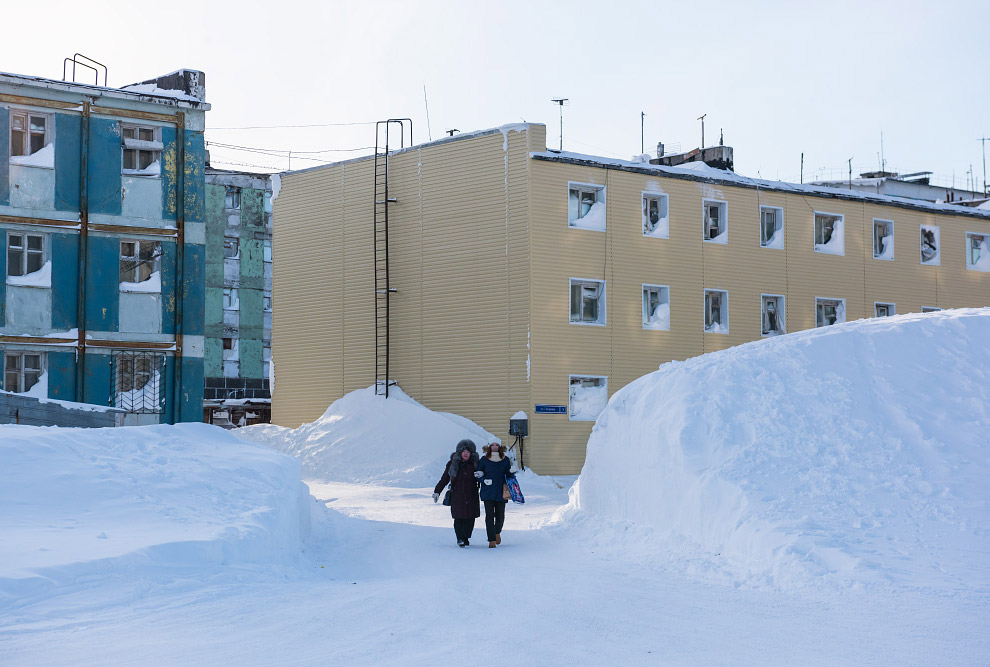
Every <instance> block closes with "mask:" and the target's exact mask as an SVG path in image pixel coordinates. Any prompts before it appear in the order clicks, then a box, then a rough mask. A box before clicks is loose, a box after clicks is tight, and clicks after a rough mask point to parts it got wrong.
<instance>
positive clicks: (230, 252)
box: [223, 239, 240, 259]
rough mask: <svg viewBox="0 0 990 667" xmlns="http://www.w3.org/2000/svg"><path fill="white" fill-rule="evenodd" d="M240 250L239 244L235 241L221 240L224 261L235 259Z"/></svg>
mask: <svg viewBox="0 0 990 667" xmlns="http://www.w3.org/2000/svg"><path fill="white" fill-rule="evenodd" d="M239 250H240V242H239V241H238V240H237V239H224V240H223V256H224V258H225V259H233V258H236V257H237V255H238V252H239Z"/></svg>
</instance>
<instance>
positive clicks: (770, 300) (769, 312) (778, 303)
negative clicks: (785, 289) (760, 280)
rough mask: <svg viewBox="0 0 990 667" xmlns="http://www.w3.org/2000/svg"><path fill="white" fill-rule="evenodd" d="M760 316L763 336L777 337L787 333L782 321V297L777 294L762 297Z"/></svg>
mask: <svg viewBox="0 0 990 667" xmlns="http://www.w3.org/2000/svg"><path fill="white" fill-rule="evenodd" d="M761 311H762V312H761V316H762V318H763V329H762V332H763V335H764V336H779V335H780V334H784V333H787V326H786V323H785V320H784V315H785V313H784V297H783V296H781V295H779V294H764V295H762V306H761Z"/></svg>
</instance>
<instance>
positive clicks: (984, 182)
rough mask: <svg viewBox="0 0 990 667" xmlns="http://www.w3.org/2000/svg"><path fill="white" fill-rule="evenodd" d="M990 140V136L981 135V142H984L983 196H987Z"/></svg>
mask: <svg viewBox="0 0 990 667" xmlns="http://www.w3.org/2000/svg"><path fill="white" fill-rule="evenodd" d="M988 141H990V137H980V143H981V144H983V196H984V197H986V196H987V142H988Z"/></svg>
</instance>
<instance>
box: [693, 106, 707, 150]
mask: <svg viewBox="0 0 990 667" xmlns="http://www.w3.org/2000/svg"><path fill="white" fill-rule="evenodd" d="M707 115H708V114H706V113H703V114H701V115H700V116H698V117H697V118H695V120H700V121H701V148H702V150H704V148H705V116H707Z"/></svg>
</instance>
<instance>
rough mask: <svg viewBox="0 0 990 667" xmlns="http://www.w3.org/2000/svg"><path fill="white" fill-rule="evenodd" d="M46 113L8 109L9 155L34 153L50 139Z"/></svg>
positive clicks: (48, 121)
mask: <svg viewBox="0 0 990 667" xmlns="http://www.w3.org/2000/svg"><path fill="white" fill-rule="evenodd" d="M50 124H51V122H50V120H49V117H48V115H47V114H43V113H33V112H30V111H14V110H13V109H11V111H10V155H11V157H14V156H17V155H34V154H35V153H37V152H38V151H40V150H41V149H42V148H44V147H45V146H47V145H48V144H49V143H51V141H50V140H49V138H48V135H49V126H50Z"/></svg>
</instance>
